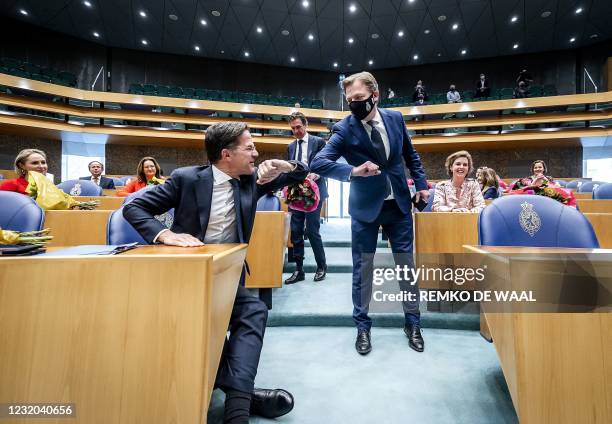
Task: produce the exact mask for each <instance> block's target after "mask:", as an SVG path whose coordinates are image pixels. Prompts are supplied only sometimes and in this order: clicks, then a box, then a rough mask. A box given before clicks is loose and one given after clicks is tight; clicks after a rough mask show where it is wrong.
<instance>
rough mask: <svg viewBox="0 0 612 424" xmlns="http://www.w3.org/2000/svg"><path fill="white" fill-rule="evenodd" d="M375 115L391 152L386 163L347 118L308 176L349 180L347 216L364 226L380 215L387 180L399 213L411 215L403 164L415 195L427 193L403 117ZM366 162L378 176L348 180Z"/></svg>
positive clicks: (358, 124) (354, 121)
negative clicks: (371, 163) (369, 163)
mask: <svg viewBox="0 0 612 424" xmlns="http://www.w3.org/2000/svg"><path fill="white" fill-rule="evenodd" d="M378 111H379V113H380V116H381V117H382V120H383V123H384V125H385V129H386V130H387V135H388V136H389V145H390V148H391V149H390V152H389V158H388V159H387V160H386V161H384V160H383V159H382V158H379V157H378V155H377V153H376V150H375V149H374V145H373V144H372V140H371V139H370V137H368V133H367V132H366V130H365V128H364V127H363V124H362V123H361V121H359V120H358V119H357V118H355V117H354V116H353V115H349V116H347V117H346V118H344V119H343V120H342V121H340V122H338V123H336V124H335V125H334V127H333V129H332V136H331V137H330V139H329V141H328V142H327V145H326V146H325V147H324V148H323V150H321V151H320V152H319V153H318V154H317V155H316V156H315V158H314V160H313V161H312V163H311V165H310V168H311V172H316V173H317V174H320V175H323V176H325V177H329V178H334V179H336V180H340V181H349V180H350V182H351V191H350V196H349V214H350V215H351V217H353V218H355V219H357V220H359V221H364V222H373V221H374V220H376V218H377V217H378V215H379V214H380V211H381V209H382V206H383V202H384V200H385V184H386V183H385V178H386V177H388V178H389V181H390V182H391V187H392V188H393V195H394V197H395V199H396V201H397V204H398V205H399V207H400V209H401V210H402V212H404V213H410V211H411V209H412V202H411V198H410V190H409V189H408V183H407V181H406V178H407V177H406V173H405V172H404V162H405V163H406V167H407V168H408V169H409V170H410V175H411V177H412V179H413V180H414V182H415V186H416V189H417V191H420V190H427V181H426V177H425V172H424V171H423V166H422V165H421V158H420V157H419V154H418V153H417V152H416V150H414V147H413V146H412V142H411V141H410V136H409V135H408V130H407V129H406V124H405V123H404V119H403V117H402V114H401V113H399V112H396V111H392V110H385V109H379V110H378ZM340 156H343V157H344V158H345V159H346V162H347V163H348V165H347V164H344V163H337V162H336V161H337V160H338V158H340ZM402 159H403V161H402ZM366 161H371V162H373V163H375V164H377V165H378V166H379V167H380V170H381V174H380V175H377V176H373V177H352V178H351V171H352V169H353V167H354V166H359V165H361V164H363V163H364V162H366ZM385 162H386V163H385Z"/></svg>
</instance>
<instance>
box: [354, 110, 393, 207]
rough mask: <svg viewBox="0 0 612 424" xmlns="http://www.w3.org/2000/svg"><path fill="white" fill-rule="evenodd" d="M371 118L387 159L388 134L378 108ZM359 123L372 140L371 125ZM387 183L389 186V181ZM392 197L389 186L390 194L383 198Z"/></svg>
mask: <svg viewBox="0 0 612 424" xmlns="http://www.w3.org/2000/svg"><path fill="white" fill-rule="evenodd" d="M372 120H373V121H374V126H375V127H376V129H377V130H378V132H379V133H380V136H381V138H382V141H383V145H384V146H385V153H386V155H387V159H389V152H391V145H390V144H389V135H388V134H387V129H386V128H385V124H384V122H383V120H382V117H381V116H380V112H379V111H378V109H376V115H374V118H373V119H372ZM361 123H362V124H363V128H365V130H366V133H367V134H368V137H369V138H370V140H372V127H371V126H370V124H368V121H361ZM389 185H390V186H391V182H390V181H389ZM393 198H394V197H393V187H392V186H391V194H390V195H389V196H387V198H386V199H385V200H390V199H393Z"/></svg>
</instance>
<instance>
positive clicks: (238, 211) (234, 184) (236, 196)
mask: <svg viewBox="0 0 612 424" xmlns="http://www.w3.org/2000/svg"><path fill="white" fill-rule="evenodd" d="M230 184H231V185H232V189H233V191H234V209H235V210H236V230H237V231H236V232H237V233H238V241H239V242H240V243H244V242H245V241H244V233H243V232H242V213H241V209H240V181H238V180H237V179H235V178H232V179H231V180H230Z"/></svg>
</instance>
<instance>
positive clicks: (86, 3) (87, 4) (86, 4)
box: [83, 0, 91, 7]
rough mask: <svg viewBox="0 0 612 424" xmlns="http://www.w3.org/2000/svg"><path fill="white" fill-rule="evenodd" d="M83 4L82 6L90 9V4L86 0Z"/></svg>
mask: <svg viewBox="0 0 612 424" xmlns="http://www.w3.org/2000/svg"><path fill="white" fill-rule="evenodd" d="M83 4H84V5H85V6H87V7H91V3H90V2H88V1H87V0H85V1H84V2H83Z"/></svg>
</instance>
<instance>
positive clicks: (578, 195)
mask: <svg viewBox="0 0 612 424" xmlns="http://www.w3.org/2000/svg"><path fill="white" fill-rule="evenodd" d="M574 197H575V198H576V200H586V199H592V198H593V193H578V192H574Z"/></svg>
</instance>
